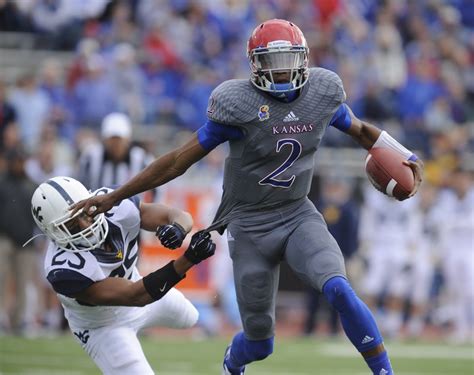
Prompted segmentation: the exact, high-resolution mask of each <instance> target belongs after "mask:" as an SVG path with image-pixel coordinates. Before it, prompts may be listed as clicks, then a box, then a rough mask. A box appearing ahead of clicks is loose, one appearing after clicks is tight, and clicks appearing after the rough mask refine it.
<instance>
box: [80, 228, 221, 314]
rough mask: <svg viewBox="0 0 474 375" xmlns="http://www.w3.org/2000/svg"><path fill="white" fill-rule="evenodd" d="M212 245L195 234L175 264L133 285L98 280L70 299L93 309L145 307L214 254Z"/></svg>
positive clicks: (202, 235) (114, 279) (112, 279)
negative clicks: (93, 306)
mask: <svg viewBox="0 0 474 375" xmlns="http://www.w3.org/2000/svg"><path fill="white" fill-rule="evenodd" d="M215 250H216V245H215V244H214V242H212V239H211V236H210V234H209V233H207V232H204V231H199V232H196V233H195V234H194V235H193V237H192V239H191V243H190V244H189V247H188V249H187V250H186V251H185V252H184V254H183V255H182V256H180V257H179V258H178V259H176V260H175V261H171V262H169V263H168V264H167V265H166V266H164V267H162V268H160V269H158V270H156V271H155V272H152V273H150V274H148V275H147V276H145V277H144V278H143V279H141V280H139V281H136V282H133V281H130V280H126V279H123V278H119V277H108V278H106V279H104V280H101V281H98V282H96V283H94V284H92V285H91V286H89V287H88V288H86V289H85V290H83V291H82V292H79V293H77V294H76V295H74V296H72V297H74V298H76V299H77V300H79V301H81V302H85V303H88V304H92V305H96V306H145V305H147V304H149V303H152V302H154V301H157V300H159V299H160V298H162V297H163V296H164V295H165V294H166V293H168V291H169V290H170V289H171V288H172V287H173V286H175V285H176V284H177V283H178V282H179V281H181V280H182V279H184V277H185V275H186V272H187V271H188V270H189V269H190V268H191V267H193V266H194V265H195V264H198V263H200V262H202V261H203V260H205V259H207V258H209V257H210V256H212V255H214V252H215Z"/></svg>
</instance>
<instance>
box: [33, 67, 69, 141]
mask: <svg viewBox="0 0 474 375" xmlns="http://www.w3.org/2000/svg"><path fill="white" fill-rule="evenodd" d="M40 85H41V86H40V87H41V89H42V90H43V91H44V92H45V93H46V94H47V95H48V97H49V100H50V103H51V108H50V116H49V123H50V124H51V125H52V126H54V127H55V129H56V132H57V134H58V135H59V137H60V138H61V139H63V140H65V141H67V142H69V143H70V144H72V143H73V140H74V136H75V131H76V129H75V128H74V125H73V123H72V121H73V118H72V117H73V116H72V113H71V112H70V105H69V101H70V97H69V96H68V94H67V91H66V88H65V87H64V70H63V67H62V65H61V63H60V62H59V61H58V60H55V59H54V58H52V59H48V60H45V61H44V62H43V64H42V67H41V73H40Z"/></svg>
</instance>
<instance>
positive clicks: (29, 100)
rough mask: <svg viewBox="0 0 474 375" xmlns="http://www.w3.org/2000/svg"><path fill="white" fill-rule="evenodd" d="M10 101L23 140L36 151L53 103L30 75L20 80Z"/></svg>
mask: <svg viewBox="0 0 474 375" xmlns="http://www.w3.org/2000/svg"><path fill="white" fill-rule="evenodd" d="M9 99H10V102H11V104H12V106H13V107H14V109H15V111H16V113H17V124H18V127H19V129H20V134H21V140H22V142H23V143H24V144H25V146H26V147H28V149H30V150H34V149H35V147H36V145H37V144H38V142H39V139H40V136H41V131H42V129H43V126H44V124H45V122H46V121H47V120H48V117H49V116H50V110H51V101H50V100H49V98H48V95H47V94H46V93H45V92H44V91H42V90H41V89H40V87H39V86H38V82H37V80H36V78H35V77H34V76H33V75H32V74H30V73H27V74H25V75H24V76H22V77H21V78H20V79H19V80H18V82H17V85H16V87H14V88H13V89H12V91H11V93H10V98H9Z"/></svg>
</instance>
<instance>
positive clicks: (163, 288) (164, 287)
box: [160, 282, 168, 292]
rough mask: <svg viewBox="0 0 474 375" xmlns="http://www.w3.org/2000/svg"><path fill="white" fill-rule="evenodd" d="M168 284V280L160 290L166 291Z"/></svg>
mask: <svg viewBox="0 0 474 375" xmlns="http://www.w3.org/2000/svg"><path fill="white" fill-rule="evenodd" d="M166 285H168V282H166V283H165V284H164V285H163V287H162V288H160V292H164V291H165V289H166Z"/></svg>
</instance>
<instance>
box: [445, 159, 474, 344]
mask: <svg viewBox="0 0 474 375" xmlns="http://www.w3.org/2000/svg"><path fill="white" fill-rule="evenodd" d="M472 173H473V172H472V171H466V170H463V169H462V168H457V169H456V170H455V171H453V172H452V174H451V175H450V178H449V189H448V190H445V191H443V192H442V193H441V194H440V197H439V203H438V205H437V208H436V214H437V216H436V230H437V231H438V233H439V247H440V252H441V268H442V272H443V277H444V280H445V290H444V292H445V294H444V300H443V304H444V306H445V310H447V314H446V315H447V320H448V321H449V322H450V323H451V327H452V331H451V332H450V339H451V340H452V341H453V342H455V343H469V342H470V343H472V342H473V341H474V310H473V306H474V288H473V285H474V247H473V244H474V179H473V177H472Z"/></svg>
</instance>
